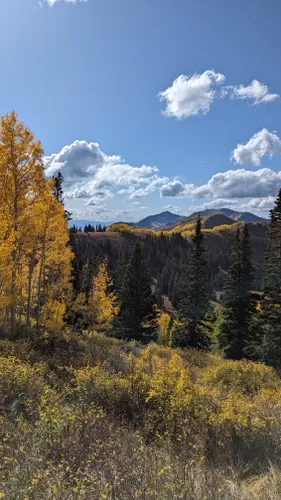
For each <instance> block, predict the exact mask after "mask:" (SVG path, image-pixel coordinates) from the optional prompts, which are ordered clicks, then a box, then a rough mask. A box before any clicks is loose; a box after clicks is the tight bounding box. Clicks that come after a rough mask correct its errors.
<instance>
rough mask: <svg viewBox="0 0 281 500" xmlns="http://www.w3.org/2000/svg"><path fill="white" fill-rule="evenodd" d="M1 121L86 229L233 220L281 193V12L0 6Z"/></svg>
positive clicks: (238, 6) (193, 4)
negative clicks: (162, 218) (20, 133)
mask: <svg viewBox="0 0 281 500" xmlns="http://www.w3.org/2000/svg"><path fill="white" fill-rule="evenodd" d="M0 18H1V31H0V56H1V78H0V114H1V115H3V114H5V113H7V112H9V111H11V110H13V109H15V110H16V111H17V113H18V115H19V119H20V120H21V121H23V122H24V123H25V124H26V125H27V126H28V127H30V128H31V130H32V131H33V132H34V134H35V137H36V139H40V140H41V142H42V145H43V148H44V152H45V157H44V164H45V173H46V177H50V176H52V175H55V174H56V173H57V172H58V171H61V172H62V174H63V176H64V192H65V205H66V208H67V209H68V210H70V211H71V212H72V213H73V217H74V218H75V219H87V220H101V221H107V220H110V221H117V220H124V221H136V220H139V219H142V218H143V217H145V216H147V215H149V214H154V213H159V212H162V211H163V210H170V211H172V212H174V213H180V214H183V215H188V214H190V213H192V212H193V211H195V210H196V211H197V210H203V209H205V208H210V207H211V208H212V207H214V208H219V207H230V208H233V209H237V210H244V211H245V210H248V211H251V212H254V213H256V214H259V215H262V216H267V215H268V211H269V209H270V208H271V207H272V206H273V203H274V199H275V197H276V195H277V192H278V191H279V189H280V187H281V112H280V111H281V97H280V96H281V69H280V48H281V30H280V21H281V4H280V2H279V1H278V0H247V1H246V2H245V0H236V1H235V2H231V1H226V0H213V1H212V2H210V0H142V1H141V2H140V1H137V0H84V1H78V0H77V1H74V0H73V1H71V0H68V1H67V0H41V2H39V1H38V0H1V2H0Z"/></svg>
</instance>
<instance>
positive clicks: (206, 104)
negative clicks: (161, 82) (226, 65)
mask: <svg viewBox="0 0 281 500" xmlns="http://www.w3.org/2000/svg"><path fill="white" fill-rule="evenodd" d="M224 80H225V77H224V75H222V74H221V73H215V71H213V70H207V71H204V73H201V74H198V73H195V74H193V75H180V76H179V77H178V78H176V80H174V82H173V83H172V85H171V87H168V88H167V89H166V90H164V91H161V92H159V94H158V96H159V98H160V101H164V102H165V103H166V109H165V111H164V112H163V114H164V115H165V116H168V117H170V116H173V117H175V118H178V119H179V120H182V119H184V118H187V117H188V116H197V115H205V114H206V113H208V112H209V111H210V107H211V104H212V103H213V101H214V100H215V98H216V97H217V91H216V87H217V86H218V85H220V84H222V83H223V82H224Z"/></svg>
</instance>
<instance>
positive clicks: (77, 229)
mask: <svg viewBox="0 0 281 500" xmlns="http://www.w3.org/2000/svg"><path fill="white" fill-rule="evenodd" d="M69 231H70V232H71V233H81V232H82V231H84V232H85V233H105V231H106V226H104V225H103V226H102V225H101V224H96V225H95V226H94V225H92V224H85V226H84V229H82V227H81V226H76V225H75V224H73V225H72V226H71V227H70V228H69Z"/></svg>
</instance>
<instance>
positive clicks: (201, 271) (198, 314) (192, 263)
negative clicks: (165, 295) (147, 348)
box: [179, 217, 210, 322]
mask: <svg viewBox="0 0 281 500" xmlns="http://www.w3.org/2000/svg"><path fill="white" fill-rule="evenodd" d="M203 243H204V236H203V233H202V230H201V219H200V217H199V218H198V220H197V224H196V230H195V235H194V237H193V246H192V248H191V252H190V256H189V259H188V263H187V266H186V270H185V275H184V279H183V284H182V292H181V299H180V308H179V311H180V316H181V317H182V318H189V319H191V320H193V321H195V322H198V321H201V320H202V319H204V317H205V314H206V312H207V310H208V308H209V299H210V290H209V286H208V272H207V266H206V260H205V251H204V246H203Z"/></svg>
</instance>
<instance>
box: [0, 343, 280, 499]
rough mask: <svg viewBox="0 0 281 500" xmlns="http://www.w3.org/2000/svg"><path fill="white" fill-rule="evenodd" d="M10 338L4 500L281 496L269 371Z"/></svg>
mask: <svg viewBox="0 0 281 500" xmlns="http://www.w3.org/2000/svg"><path fill="white" fill-rule="evenodd" d="M44 339H45V340H44V341H43V339H41V342H42V344H40V339H37V341H36V342H32V343H30V342H27V341H26V342H23V341H21V342H11V341H0V372H1V376H0V400H1V403H0V405H1V408H0V498H4V499H7V500H24V499H26V500H29V499H30V500H33V499H34V500H37V499H38V500H41V499H42V500H43V499H44V500H48V499H50V500H51V499H52V500H53V499H60V500H68V499H70V500H71V499H85V500H88V499H89V500H90V499H97V500H101V499H108V500H131V499H134V498H140V499H143V500H156V499H163V500H165V499H167V500H170V499H178V500H180V499H182V500H183V499H185V500H206V499H207V500H258V499H260V500H277V499H280V498H281V472H280V469H279V460H280V451H281V414H280V401H281V383H280V380H279V378H278V376H277V374H276V373H275V372H274V371H273V370H271V369H269V368H267V367H264V366H263V365H254V364H253V363H246V362H236V363H235V362H230V361H225V360H222V359H221V358H220V357H219V356H212V355H210V354H205V353H200V352H197V351H192V350H187V351H184V352H180V351H179V352H175V351H172V350H171V349H169V348H167V347H160V346H157V345H149V346H148V347H146V348H144V349H143V348H140V347H138V346H137V345H134V344H125V343H122V342H120V341H116V340H114V339H110V338H106V337H104V336H103V335H100V334H99V335H92V336H89V335H87V334H86V333H85V334H83V335H81V336H80V337H77V336H75V335H74V336H73V335H71V334H66V335H64V336H62V335H61V336H59V335H57V336H55V337H54V338H52V339H50V338H48V337H46V336H45V337H44Z"/></svg>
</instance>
